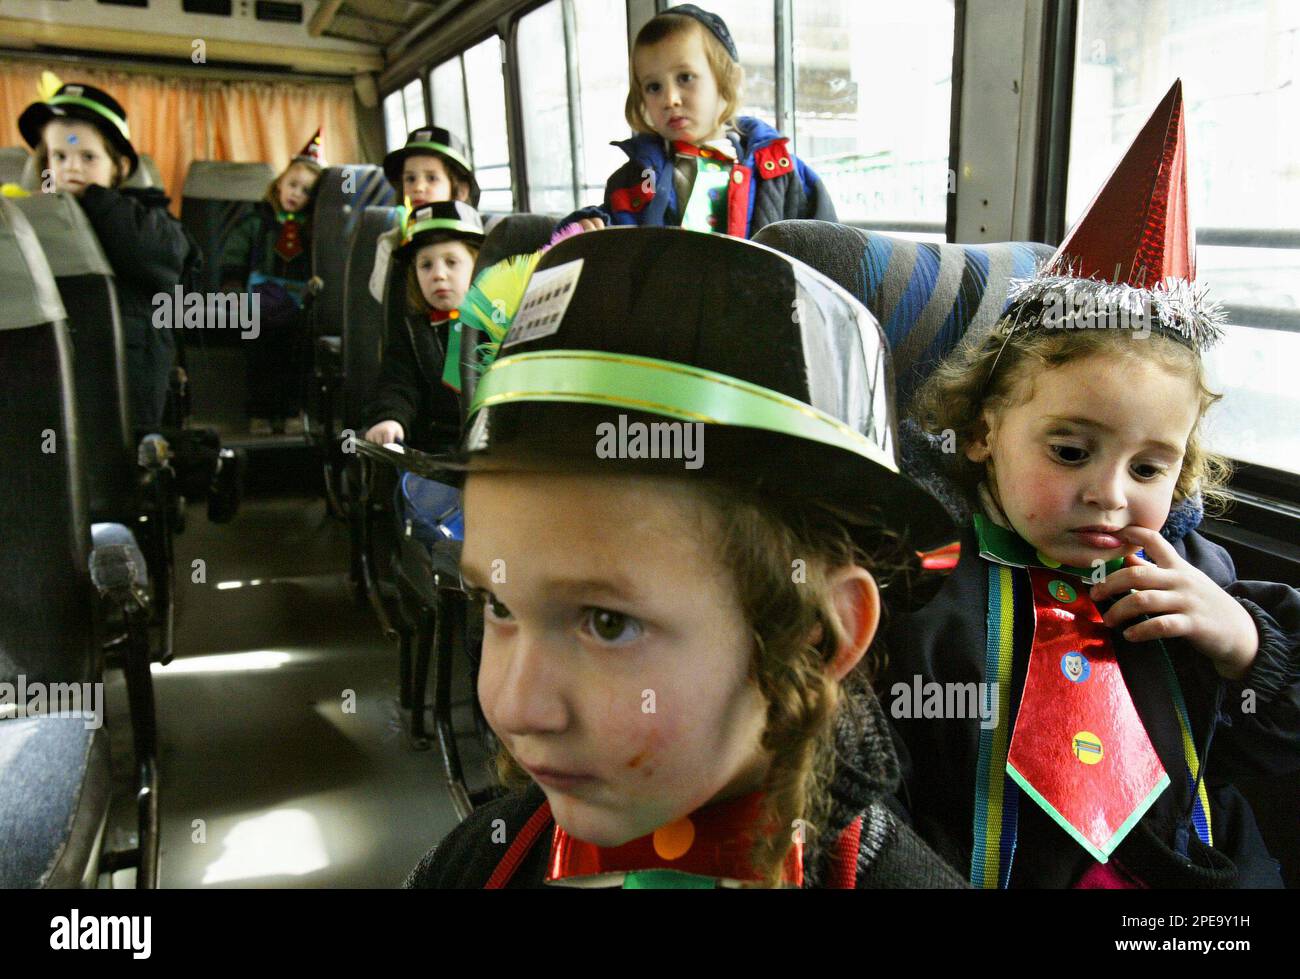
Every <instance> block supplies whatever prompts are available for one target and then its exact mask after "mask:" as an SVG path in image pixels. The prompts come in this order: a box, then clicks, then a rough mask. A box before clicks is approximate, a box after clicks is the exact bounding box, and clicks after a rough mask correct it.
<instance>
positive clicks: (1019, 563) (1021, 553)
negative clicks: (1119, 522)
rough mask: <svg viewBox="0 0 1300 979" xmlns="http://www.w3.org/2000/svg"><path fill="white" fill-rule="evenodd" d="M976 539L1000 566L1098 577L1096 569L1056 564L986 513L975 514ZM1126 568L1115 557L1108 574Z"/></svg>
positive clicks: (981, 548) (985, 555) (1120, 558)
mask: <svg viewBox="0 0 1300 979" xmlns="http://www.w3.org/2000/svg"><path fill="white" fill-rule="evenodd" d="M975 536H976V538H977V539H978V540H979V545H980V557H983V558H987V559H988V560H990V561H996V562H997V563H998V564H1005V565H1009V566H1010V567H1013V568H1048V569H1049V570H1052V571H1059V572H1061V573H1062V574H1066V575H1071V576H1073V577H1075V578H1091V577H1093V575H1095V574H1096V569H1095V568H1075V567H1071V566H1070V565H1068V564H1062V563H1061V562H1060V561H1053V560H1052V559H1051V558H1049V557H1047V556H1046V555H1043V554H1040V553H1039V552H1038V551H1036V550H1034V546H1033V545H1032V544H1030V543H1029V542H1028V541H1026V540H1025V539H1024V538H1023V537H1021V536H1020V535H1019V534H1017V533H1016V532H1015V531H1014V530H1007V529H1006V528H1005V527H999V526H998V525H997V524H995V523H994V522H993V521H992V520H990V519H989V518H988V517H986V516H985V515H984V514H982V513H977V514H975ZM1122 567H1124V558H1123V556H1120V557H1116V558H1111V559H1110V560H1109V561H1107V562H1106V574H1113V573H1114V572H1116V571H1118V570H1119V569H1120V568H1122Z"/></svg>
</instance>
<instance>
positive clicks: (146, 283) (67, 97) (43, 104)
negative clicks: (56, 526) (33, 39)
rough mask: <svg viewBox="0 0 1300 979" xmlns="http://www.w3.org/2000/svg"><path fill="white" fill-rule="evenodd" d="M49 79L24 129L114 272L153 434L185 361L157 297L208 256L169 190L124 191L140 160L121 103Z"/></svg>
mask: <svg viewBox="0 0 1300 979" xmlns="http://www.w3.org/2000/svg"><path fill="white" fill-rule="evenodd" d="M47 76H48V73H47ZM49 81H50V83H51V86H52V87H53V91H51V92H50V93H49V96H48V98H46V99H43V100H42V101H39V102H35V103H33V104H32V105H29V106H28V107H27V108H26V109H25V110H23V113H22V115H21V116H19V118H18V128H19V130H20V131H21V132H22V135H23V138H24V139H25V140H26V141H27V145H29V146H30V147H32V149H33V150H34V151H35V153H36V157H37V161H36V170H37V173H38V174H40V176H41V181H42V184H43V185H44V184H46V183H47V181H48V182H49V185H48V186H43V188H42V189H48V190H54V191H66V192H67V193H70V194H73V195H74V196H76V198H77V202H78V203H79V204H80V205H81V209H82V210H83V211H85V212H86V217H88V218H89V219H90V223H91V225H92V226H93V227H94V229H95V235H96V237H98V239H99V243H100V245H101V246H102V247H103V249H104V254H105V256H106V257H107V258H108V261H109V264H110V265H112V267H113V275H114V278H115V285H116V292H117V302H118V309H119V311H120V313H121V317H122V333H123V338H124V341H125V345H126V370H127V385H128V389H129V396H130V400H131V420H132V423H133V425H134V426H135V428H136V429H137V430H138V431H144V430H150V431H152V430H155V429H157V428H158V426H159V425H160V424H161V423H162V418H163V410H164V408H165V407H166V404H167V386H168V380H169V378H170V376H171V370H172V363H173V361H174V360H175V359H176V342H175V339H174V338H173V337H172V331H171V329H156V328H155V326H154V314H155V306H154V301H153V299H154V296H156V295H159V294H170V293H171V291H172V290H173V289H174V288H175V287H176V285H177V283H179V282H180V281H181V280H182V278H184V276H185V274H186V272H187V271H188V270H189V269H190V268H191V267H192V266H194V265H195V264H197V262H198V261H199V253H198V248H197V246H196V245H195V244H194V241H193V239H191V238H190V236H189V235H188V234H186V232H185V229H184V228H183V227H182V226H181V223H180V222H179V221H177V220H176V219H175V218H174V217H172V216H171V214H170V213H169V212H168V210H167V205H168V199H167V197H166V195H165V194H163V192H162V191H160V190H158V189H157V188H153V187H151V188H148V189H145V190H138V189H135V188H129V189H128V188H123V187H122V184H123V182H124V181H125V180H126V179H127V178H128V177H130V176H131V174H132V173H134V172H135V170H136V168H137V167H138V166H139V163H140V161H139V157H138V156H137V154H136V151H135V147H134V146H132V145H131V139H130V130H129V129H128V127H127V120H126V111H125V110H124V109H123V108H122V106H121V105H120V104H118V102H117V100H116V99H114V98H113V97H112V96H111V95H109V94H108V93H107V92H104V91H101V90H100V89H98V88H95V87H94V86H92V85H81V84H75V83H69V84H66V85H64V84H60V83H58V80H57V79H55V78H53V76H49ZM178 315H179V314H178ZM178 325H179V324H178Z"/></svg>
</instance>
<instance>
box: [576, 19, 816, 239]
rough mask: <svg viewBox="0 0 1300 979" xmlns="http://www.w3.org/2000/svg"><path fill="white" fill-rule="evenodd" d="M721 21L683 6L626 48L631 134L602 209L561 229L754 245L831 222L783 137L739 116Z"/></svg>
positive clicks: (734, 58) (737, 77) (738, 71)
mask: <svg viewBox="0 0 1300 979" xmlns="http://www.w3.org/2000/svg"><path fill="white" fill-rule="evenodd" d="M739 61H740V59H739V56H738V53H737V51H736V45H735V42H734V41H733V40H732V38H731V32H730V31H729V30H728V29H727V25H726V23H724V22H723V20H722V18H721V17H718V16H717V15H716V14H712V13H709V12H708V11H705V10H701V9H700V8H699V7H697V6H695V5H694V4H682V5H680V6H677V7H672V8H671V9H669V10H666V11H664V12H663V13H661V14H659V15H658V16H656V17H654V18H652V19H651V20H650V21H648V22H647V23H646V25H645V26H644V27H642V28H641V30H640V31H639V32H638V33H637V36H636V41H635V43H634V44H633V46H632V59H631V65H630V71H629V74H630V76H631V87H630V89H629V91H628V95H627V103H626V106H625V110H624V114H625V116H626V118H627V123H628V125H629V126H631V127H632V130H633V131H634V132H635V133H636V134H637V135H636V136H634V137H632V138H631V139H629V140H624V141H622V142H619V143H616V144H615V145H616V146H618V147H619V148H620V149H622V150H623V151H624V152H625V153H627V155H628V162H627V163H626V164H624V165H623V166H622V167H620V168H619V169H618V170H616V171H615V172H614V174H613V176H611V177H610V178H609V181H608V183H607V184H606V186H605V200H604V203H603V204H601V205H600V206H596V207H586V208H583V209H581V210H579V211H576V212H574V213H573V214H571V215H570V216H569V217H567V218H565V219H564V220H563V221H562V222H561V225H560V226H561V228H565V227H567V226H569V225H571V224H578V225H579V226H580V227H581V228H582V229H583V230H591V229H594V228H601V227H604V226H606V225H610V224H620V225H627V224H630V225H642V226H644V225H674V226H680V227H683V228H689V229H691V230H694V231H704V232H712V233H718V234H728V235H733V236H735V237H737V238H752V237H753V236H754V234H755V233H756V232H758V230H759V229H760V228H762V227H763V226H764V225H767V224H771V223H772V222H774V221H781V220H785V219H788V218H815V219H817V220H820V221H834V220H835V207H834V204H833V203H832V202H831V199H830V195H829V194H828V193H827V191H826V187H825V185H824V184H823V183H822V181H821V178H820V177H818V176H817V174H816V173H814V172H813V170H812V168H811V167H809V166H808V165H807V164H806V163H805V162H804V161H803V160H801V159H799V158H798V157H797V156H795V155H794V153H793V152H792V151H791V150H790V143H789V140H787V139H786V138H785V137H784V136H782V135H781V134H780V133H779V132H777V131H776V130H775V129H773V128H772V127H771V126H769V125H768V124H767V123H765V122H763V121H762V120H761V119H755V118H753V117H752V116H738V115H737V112H738V111H739V109H740V102H741V88H742V85H743V82H744V70H743V69H742V68H741V66H740V63H739Z"/></svg>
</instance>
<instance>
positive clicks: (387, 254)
mask: <svg viewBox="0 0 1300 979" xmlns="http://www.w3.org/2000/svg"><path fill="white" fill-rule="evenodd" d="M384 175H385V176H386V177H388V182H389V183H390V184H392V185H393V189H394V190H396V191H397V197H398V200H403V201H405V202H406V207H408V208H412V209H414V208H420V207H424V205H426V204H436V203H438V202H439V201H465V202H466V203H468V204H469V206H470V207H473V208H477V207H478V198H479V188H478V181H477V180H475V179H474V170H473V168H471V167H470V165H469V153H468V151H467V150H466V149H465V144H464V143H462V142H461V141H460V139H459V138H458V137H457V136H456V134H455V133H452V132H450V131H449V130H446V129H441V128H439V127H438V126H426V127H425V128H423V129H417V130H415V131H414V132H413V133H411V134H410V135H409V136H407V138H406V145H405V146H403V147H402V148H401V149H397V150H393V152H391V153H389V154H388V155H387V156H386V157H384ZM401 235H402V229H401V228H393V229H391V230H390V231H386V232H384V234H382V235H380V236H379V241H378V243H377V244H376V245H375V266H374V269H373V270H372V271H371V273H370V295H371V296H373V297H374V299H375V302H378V303H382V302H383V301H384V283H385V282H387V281H388V266H389V264H390V262H391V261H392V255H393V251H394V249H396V248H397V247H398V245H399V244H400V243H401Z"/></svg>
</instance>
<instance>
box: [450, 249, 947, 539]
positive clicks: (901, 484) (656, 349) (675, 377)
mask: <svg viewBox="0 0 1300 979" xmlns="http://www.w3.org/2000/svg"><path fill="white" fill-rule="evenodd" d="M620 415H622V416H625V417H624V418H620V417H619V416H620ZM665 420H671V421H672V422H685V423H693V422H699V423H702V426H701V428H698V429H695V430H694V432H695V433H696V434H697V435H698V433H700V432H702V433H703V440H702V443H698V442H697V444H701V445H702V451H700V453H699V456H698V461H697V463H696V464H693V465H690V466H688V465H686V464H685V463H686V462H687V461H689V460H684V459H683V458H681V457H680V456H679V457H678V458H675V459H674V458H671V455H672V453H671V452H669V453H667V455H669V456H670V457H669V458H664V455H665V453H663V452H660V453H655V452H654V451H653V450H651V451H650V452H648V453H647V452H645V451H641V452H637V451H635V450H633V449H632V445H631V442H630V441H627V440H624V442H625V445H622V447H625V448H626V449H627V450H628V451H626V452H623V451H621V450H620V451H619V452H618V453H613V454H612V453H611V451H610V450H611V447H612V446H613V445H614V442H616V441H618V440H619V439H622V438H623V436H622V435H617V436H615V438H614V439H613V440H611V435H612V434H613V433H619V432H621V433H632V432H635V431H636V430H637V429H636V428H635V427H634V426H635V423H641V425H642V426H647V428H648V430H649V432H651V433H656V434H651V435H650V438H649V442H650V443H652V444H653V443H655V441H656V439H657V440H658V446H659V447H660V448H661V449H663V448H664V447H671V446H673V445H685V442H684V440H683V439H680V438H678V439H676V440H674V439H673V438H672V437H671V436H672V435H673V434H674V433H672V432H670V431H668V430H667V429H666V427H665V426H664V424H663V423H664V422H665ZM656 423H657V424H658V428H653V427H649V426H652V425H654V424H656ZM647 428H641V429H640V431H641V432H642V433H643V434H644V433H645V432H646V431H647ZM895 432H896V424H895V418H894V406H893V372H892V367H891V365H890V359H889V351H888V347H887V345H886V341H885V337H884V334H883V333H882V332H881V329H880V326H879V324H877V322H876V320H875V319H874V318H873V317H872V315H871V314H870V313H869V312H868V311H867V310H866V308H865V307H863V306H862V305H861V304H860V303H858V302H857V300H855V299H854V298H853V297H852V296H850V295H849V294H848V293H847V292H845V291H844V290H843V289H841V288H840V287H839V286H837V285H835V284H834V283H832V282H831V281H830V280H829V279H827V278H825V277H824V276H822V275H821V274H819V273H818V272H816V271H814V270H813V269H811V268H809V267H808V266H806V265H804V264H802V263H800V262H798V261H795V260H793V259H791V258H788V257H786V256H785V255H782V254H781V253H779V252H777V251H774V250H772V249H770V248H766V247H764V246H762V245H756V244H754V243H753V242H748V241H744V240H741V239H737V238H728V237H724V236H722V235H703V234H697V233H695V232H691V231H683V230H681V229H676V228H637V229H624V228H612V229H607V230H604V231H597V232H589V233H587V234H582V235H578V236H576V237H573V238H570V239H567V240H564V241H561V242H560V243H559V244H557V245H556V246H555V247H554V248H552V249H551V250H550V251H549V252H547V253H546V254H545V255H543V256H542V259H541V261H540V262H539V264H538V266H537V269H536V271H534V272H533V275H532V278H531V280H530V281H529V284H528V288H527V290H526V292H525V293H524V295H523V298H522V299H521V300H520V303H519V308H518V311H517V313H516V314H515V316H514V318H513V321H512V322H511V325H510V329H509V332H508V333H507V334H506V335H505V338H504V340H503V341H502V343H501V347H500V350H499V351H498V352H497V355H496V358H495V360H494V361H493V363H492V364H491V366H490V367H489V368H488V370H487V371H486V372H485V373H484V374H483V376H482V378H481V379H480V380H479V382H478V385H477V389H476V391H475V394H474V399H473V401H472V403H471V405H470V409H469V426H468V429H467V434H466V438H465V443H464V451H465V453H466V454H467V455H468V456H469V457H470V458H471V459H472V458H473V457H475V456H479V455H482V456H488V457H490V456H492V455H493V454H494V453H504V454H514V453H518V452H522V453H525V454H527V455H530V456H535V455H537V454H543V455H552V454H558V455H563V456H568V457H570V458H572V459H582V458H586V459H592V460H600V461H599V462H596V465H597V466H598V467H604V466H608V467H609V469H610V471H617V470H626V469H633V470H638V471H654V472H660V473H666V474H672V473H676V474H678V475H685V476H687V477H691V476H695V475H702V476H705V477H706V478H707V477H710V476H712V477H715V478H720V479H724V480H735V479H737V478H739V479H741V480H743V481H746V482H751V483H755V484H758V485H760V486H761V487H766V488H767V489H769V490H771V491H773V492H774V493H777V494H779V495H782V496H784V497H786V498H794V499H806V500H810V501H818V502H821V503H823V504H826V505H829V506H831V507H833V508H834V509H835V510H836V511H837V512H840V513H841V514H847V515H849V516H850V522H852V518H853V517H856V518H858V522H861V523H863V524H870V523H873V522H874V523H878V524H881V525H883V526H885V527H887V528H892V529H896V530H906V531H907V532H908V536H909V539H910V540H911V542H912V543H913V544H914V545H917V546H930V545H932V544H937V543H946V542H947V541H950V540H952V539H953V538H954V536H955V531H954V529H953V527H952V524H951V522H950V520H949V519H948V517H947V515H946V513H945V512H944V510H943V508H942V507H941V506H940V505H939V503H938V502H937V501H936V500H935V499H933V498H932V497H931V496H930V495H929V494H928V493H926V492H925V491H924V490H922V489H920V488H919V487H918V486H917V485H916V484H914V483H913V482H911V480H909V479H908V478H907V477H905V476H903V475H902V474H901V473H900V471H899V467H898V462H897V456H896V452H895V445H896V441H895ZM683 434H684V432H683ZM644 445H645V440H644V439H643V449H644ZM612 455H617V456H618V458H612V457H611V456H612ZM647 455H648V456H649V458H647ZM629 462H631V465H628V463H629ZM692 469H694V470H696V471H695V472H692V471H690V470H692Z"/></svg>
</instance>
